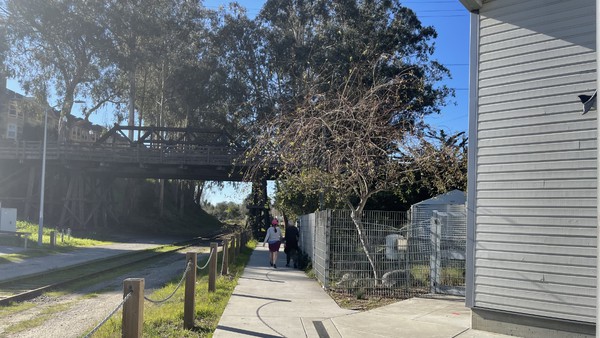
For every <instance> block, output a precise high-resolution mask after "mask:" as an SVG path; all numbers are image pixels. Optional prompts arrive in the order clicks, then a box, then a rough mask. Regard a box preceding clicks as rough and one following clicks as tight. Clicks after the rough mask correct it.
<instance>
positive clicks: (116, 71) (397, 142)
mask: <svg viewBox="0 0 600 338" xmlns="http://www.w3.org/2000/svg"><path fill="white" fill-rule="evenodd" d="M0 17H1V18H2V20H0V30H3V31H5V32H6V35H5V36H6V40H5V42H6V46H7V48H4V49H5V50H6V52H5V53H2V43H3V41H0V53H1V54H2V55H6V58H5V60H3V61H4V65H5V67H6V69H7V70H8V73H9V74H10V75H12V76H14V77H17V78H18V79H19V80H20V81H21V84H22V85H23V88H24V89H25V90H27V91H28V92H30V93H33V94H35V96H36V97H43V98H45V99H46V100H47V101H50V100H51V99H53V100H54V101H56V102H57V103H58V104H59V105H60V106H61V110H62V114H63V115H66V114H70V113H71V110H72V107H73V103H74V102H75V101H78V100H83V101H86V102H87V103H86V104H85V107H84V111H83V113H84V115H85V117H86V118H88V117H90V116H91V115H92V114H94V112H95V111H97V109H98V108H100V107H102V106H104V105H106V104H110V105H111V107H112V108H114V112H115V118H116V120H117V122H121V121H123V120H125V119H129V120H130V123H131V119H132V118H133V115H134V114H137V118H138V120H137V122H136V123H137V124H140V125H159V126H194V127H217V128H224V129H227V130H228V131H229V132H230V133H231V134H233V135H234V137H236V138H237V139H238V141H239V143H240V144H242V145H246V146H248V147H250V151H249V152H248V154H247V157H246V158H245V159H244V161H245V163H246V164H249V165H252V166H253V171H251V172H250V173H249V175H248V177H247V178H248V179H249V180H254V179H258V178H259V175H260V174H261V173H264V171H265V170H268V169H269V168H270V167H271V166H272V165H273V164H276V166H277V169H278V173H279V175H280V178H281V179H282V180H285V183H284V184H285V186H287V187H293V188H294V189H295V191H304V192H305V196H308V195H310V194H312V193H313V192H315V191H318V192H319V194H320V193H323V194H324V195H323V196H327V200H330V199H332V200H331V202H332V203H334V204H336V205H339V203H343V204H344V205H347V206H349V207H350V206H351V207H352V208H353V209H354V210H356V211H360V210H362V208H364V207H365V205H366V203H367V201H368V200H369V198H371V197H372V196H373V195H374V194H377V193H378V192H381V191H384V190H393V189H400V187H401V186H404V187H410V189H416V188H415V184H416V185H419V184H421V183H419V182H420V178H422V177H425V176H427V177H438V176H437V175H439V174H442V173H443V174H450V175H454V176H456V177H455V178H453V179H452V180H455V181H450V179H448V180H445V181H444V180H442V181H439V182H436V181H435V180H433V181H428V183H427V184H428V186H427V190H428V191H432V192H433V191H440V190H443V189H444V187H448V186H456V187H459V186H464V180H463V178H461V177H459V176H460V174H461V173H463V167H462V166H461V165H462V164H464V163H465V162H464V160H463V159H462V158H461V159H460V160H459V161H457V162H456V163H458V164H457V165H455V164H456V163H455V162H452V161H454V159H455V158H457V157H460V156H464V154H462V153H456V152H454V153H451V152H450V151H449V150H448V149H454V150H456V148H457V147H443V146H441V145H443V144H444V142H443V141H442V140H441V139H440V140H437V141H435V142H429V141H427V137H429V140H431V139H432V138H431V135H432V134H431V132H429V131H428V126H427V125H426V124H425V123H424V120H423V118H424V117H425V116H427V115H430V114H436V113H439V112H440V110H441V108H442V107H443V106H444V104H445V101H446V99H447V98H448V97H449V96H452V95H453V91H452V90H451V89H450V88H447V87H446V86H444V85H443V83H442V82H441V81H442V80H443V79H444V78H446V77H449V76H450V74H449V71H448V69H446V68H445V67H444V66H443V65H441V64H440V63H438V62H437V61H436V60H435V59H434V58H433V52H434V41H435V38H436V36H437V35H436V32H435V30H434V28H433V27H429V26H423V25H422V24H421V23H420V21H419V20H418V18H417V16H416V14H415V13H414V12H413V11H412V10H411V9H409V8H406V7H404V6H402V4H401V2H400V1H399V0H368V1H365V0H343V1H337V0H336V1H333V0H267V1H266V2H265V4H264V6H263V8H262V9H261V11H260V13H259V14H258V16H257V17H256V18H253V19H251V18H249V17H248V16H247V14H246V12H245V10H244V9H243V8H241V7H240V6H239V5H236V4H233V5H230V6H229V7H226V8H222V9H219V10H216V11H214V10H209V9H207V8H204V7H203V5H202V2H194V1H187V0H158V1H153V2H152V4H151V5H148V4H146V3H144V2H142V1H139V0H123V1H120V0H119V1H117V0H109V1H75V0H0ZM128 108H129V109H128ZM438 136H440V137H441V138H443V137H445V136H444V135H438ZM446 136H447V135H446ZM455 140H456V139H455ZM454 145H455V146H456V145H457V144H456V143H454ZM458 148H461V147H458ZM446 155H447V156H448V160H447V161H445V162H444V163H448V168H446V169H447V170H446V171H444V172H440V170H438V169H436V167H435V165H433V163H435V161H438V162H439V161H441V160H445V159H446V157H443V156H446ZM442 157H443V158H442ZM461 180H462V181H461ZM423 184H424V183H423ZM331 191H334V192H335V194H334V195H335V196H336V197H337V198H336V199H335V201H334V200H333V196H330V195H329V194H328V192H331Z"/></svg>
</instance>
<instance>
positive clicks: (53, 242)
mask: <svg viewBox="0 0 600 338" xmlns="http://www.w3.org/2000/svg"><path fill="white" fill-rule="evenodd" d="M50 246H51V247H55V246H56V231H54V230H53V231H50Z"/></svg>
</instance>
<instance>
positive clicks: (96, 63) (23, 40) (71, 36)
mask: <svg viewBox="0 0 600 338" xmlns="http://www.w3.org/2000/svg"><path fill="white" fill-rule="evenodd" d="M0 8H1V9H2V16H3V19H2V21H1V24H2V26H3V27H2V29H3V30H4V31H5V33H6V35H5V38H6V42H7V43H8V45H9V50H8V52H7V53H6V64H7V68H8V70H9V73H10V74H11V75H13V76H15V77H17V78H19V80H20V84H21V86H22V87H23V89H24V90H25V91H26V92H28V93H31V94H33V95H34V96H36V97H38V98H41V99H42V100H50V99H55V100H56V101H57V105H58V106H59V107H60V110H61V115H62V116H66V115H68V114H70V113H71V110H72V108H73V104H74V101H75V100H76V99H78V98H83V97H86V96H88V95H89V93H90V91H91V90H92V88H93V87H94V86H96V85H97V84H98V83H99V79H100V78H101V74H102V73H103V72H105V71H106V69H107V68H108V67H109V64H108V63H106V62H105V61H104V60H103V59H102V57H101V52H102V50H103V49H105V48H106V47H107V44H106V43H107V40H106V35H105V32H104V30H103V29H102V28H101V27H99V26H98V25H97V23H96V22H95V21H94V20H93V15H92V11H93V8H92V7H90V2H87V1H71V0H3V1H2V2H1V5H0ZM110 99H111V96H110V93H108V95H103V96H98V97H97V101H96V104H97V105H101V104H102V103H103V102H106V101H107V100H110Z"/></svg>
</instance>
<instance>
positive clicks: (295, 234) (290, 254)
mask: <svg viewBox="0 0 600 338" xmlns="http://www.w3.org/2000/svg"><path fill="white" fill-rule="evenodd" d="M299 238H300V233H299V231H298V228H296V226H295V225H293V224H290V225H288V226H287V227H286V228H285V249H284V251H285V254H286V261H287V264H285V266H287V267H289V266H290V260H293V261H294V268H298V239H299Z"/></svg>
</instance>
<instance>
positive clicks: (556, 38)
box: [470, 0, 597, 323]
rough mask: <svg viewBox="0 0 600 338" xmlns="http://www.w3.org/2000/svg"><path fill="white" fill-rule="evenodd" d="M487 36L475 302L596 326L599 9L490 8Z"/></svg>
mask: <svg viewBox="0 0 600 338" xmlns="http://www.w3.org/2000/svg"><path fill="white" fill-rule="evenodd" d="M479 33H480V41H479V54H480V55H479V56H480V58H479V79H478V81H479V82H478V93H479V97H478V104H479V106H478V115H477V167H476V175H475V177H476V202H475V205H476V206H475V210H474V215H473V216H474V217H475V222H474V223H475V242H474V264H475V268H474V274H475V276H474V305H475V306H476V307H482V308H488V309H496V310H502V311H510V312H515V313H523V314H528V315H539V316H545V317H552V318H557V319H563V320H576V321H583V322H592V323H593V322H594V321H595V302H596V297H595V285H596V242H597V240H596V226H597V219H596V218H597V211H596V206H597V202H596V198H597V190H596V187H597V159H596V155H597V150H596V137H597V131H596V115H597V114H596V112H595V111H593V112H591V113H588V114H587V115H583V116H582V115H581V109H582V105H581V103H580V102H579V100H578V98H577V95H580V94H591V93H593V91H594V90H595V88H596V83H595V82H596V72H595V70H596V54H595V3H594V2H593V1H589V0H577V1H568V2H566V1H550V0H547V1H543V0H533V1H520V0H502V1H499V0H490V1H486V2H485V4H484V6H483V8H482V9H481V11H480V32H479ZM470 184H471V182H470Z"/></svg>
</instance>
